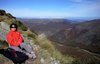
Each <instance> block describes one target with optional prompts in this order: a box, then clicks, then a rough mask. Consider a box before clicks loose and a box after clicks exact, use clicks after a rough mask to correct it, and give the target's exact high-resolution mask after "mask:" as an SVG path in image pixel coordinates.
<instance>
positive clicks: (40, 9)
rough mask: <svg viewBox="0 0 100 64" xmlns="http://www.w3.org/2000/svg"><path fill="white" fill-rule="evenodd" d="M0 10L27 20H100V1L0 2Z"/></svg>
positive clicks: (17, 0) (8, 0) (3, 0)
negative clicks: (83, 18)
mask: <svg viewBox="0 0 100 64" xmlns="http://www.w3.org/2000/svg"><path fill="white" fill-rule="evenodd" d="M0 9H4V10H6V11H7V12H9V13H11V14H12V15H14V16H16V17H25V18H71V17H73V18H77V17H86V18H100V0H0Z"/></svg>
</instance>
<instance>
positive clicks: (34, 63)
mask: <svg viewBox="0 0 100 64" xmlns="http://www.w3.org/2000/svg"><path fill="white" fill-rule="evenodd" d="M11 23H16V24H17V25H18V26H19V31H20V33H21V34H22V36H23V39H24V40H25V42H26V43H28V44H30V45H31V47H32V48H33V50H34V52H35V53H36V55H37V59H35V60H31V59H29V60H27V61H26V63H25V64H72V62H73V61H74V58H73V57H71V56H64V55H62V54H61V53H60V52H59V51H58V50H57V49H56V48H55V47H54V46H53V45H52V44H51V41H49V40H48V39H47V38H46V37H45V36H44V37H42V38H41V37H40V36H41V35H40V36H38V35H37V34H36V33H33V32H31V31H30V30H29V29H28V28H27V27H26V26H25V25H23V24H22V23H21V22H20V21H18V20H16V17H14V16H12V15H11V14H10V13H6V11H4V10H0V48H1V49H2V48H7V47H8V44H7V41H6V37H5V36H6V34H7V33H8V31H9V25H10V24H11ZM0 64H13V63H12V61H11V60H9V59H7V58H6V57H4V56H2V55H0Z"/></svg>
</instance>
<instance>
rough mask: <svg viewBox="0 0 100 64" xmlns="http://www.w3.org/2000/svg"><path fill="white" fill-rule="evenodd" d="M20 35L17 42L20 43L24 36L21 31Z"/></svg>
mask: <svg viewBox="0 0 100 64" xmlns="http://www.w3.org/2000/svg"><path fill="white" fill-rule="evenodd" d="M18 36H19V37H18V41H17V42H18V43H21V42H22V41H23V38H22V36H21V34H20V33H18Z"/></svg>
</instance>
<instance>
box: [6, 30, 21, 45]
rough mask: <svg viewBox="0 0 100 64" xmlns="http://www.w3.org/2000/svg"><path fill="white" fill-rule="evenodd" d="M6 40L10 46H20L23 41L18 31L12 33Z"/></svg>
mask: <svg viewBox="0 0 100 64" xmlns="http://www.w3.org/2000/svg"><path fill="white" fill-rule="evenodd" d="M6 38H7V41H8V44H9V45H10V46H19V45H20V44H21V43H22V40H23V39H22V36H21V35H20V33H19V32H18V31H10V32H9V33H8V34H7V35H6Z"/></svg>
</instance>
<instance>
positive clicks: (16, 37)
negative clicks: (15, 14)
mask: <svg viewBox="0 0 100 64" xmlns="http://www.w3.org/2000/svg"><path fill="white" fill-rule="evenodd" d="M6 38H7V42H8V44H9V47H10V48H12V49H14V50H15V51H20V52H23V53H25V54H26V55H28V56H29V58H33V59H35V58H36V55H35V54H34V52H33V50H32V48H31V46H30V45H28V44H26V43H25V42H24V40H23V38H22V36H21V34H20V33H19V32H18V26H17V24H15V23H12V24H11V25H10V31H9V32H8V34H7V35H6Z"/></svg>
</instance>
